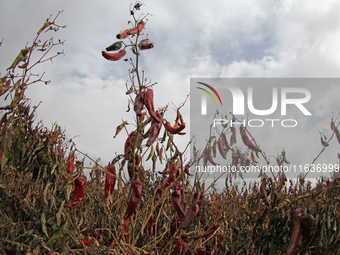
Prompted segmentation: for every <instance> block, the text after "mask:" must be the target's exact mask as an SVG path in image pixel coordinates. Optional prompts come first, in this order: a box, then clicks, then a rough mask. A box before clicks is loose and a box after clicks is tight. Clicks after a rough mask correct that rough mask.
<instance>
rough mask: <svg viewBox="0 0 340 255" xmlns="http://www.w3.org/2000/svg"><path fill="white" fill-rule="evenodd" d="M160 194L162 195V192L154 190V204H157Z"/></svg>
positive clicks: (159, 189)
mask: <svg viewBox="0 0 340 255" xmlns="http://www.w3.org/2000/svg"><path fill="white" fill-rule="evenodd" d="M162 193H163V191H162V189H161V188H158V189H157V190H156V194H155V197H154V199H153V201H154V204H157V202H158V200H160V199H161V197H162Z"/></svg>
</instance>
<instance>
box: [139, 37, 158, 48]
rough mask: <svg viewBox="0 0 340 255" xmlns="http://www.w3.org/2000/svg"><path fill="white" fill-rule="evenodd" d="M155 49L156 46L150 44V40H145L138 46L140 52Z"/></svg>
mask: <svg viewBox="0 0 340 255" xmlns="http://www.w3.org/2000/svg"><path fill="white" fill-rule="evenodd" d="M153 47H154V45H153V43H151V42H149V39H143V40H141V41H140V43H139V44H138V48H139V49H140V50H148V49H152V48H153Z"/></svg>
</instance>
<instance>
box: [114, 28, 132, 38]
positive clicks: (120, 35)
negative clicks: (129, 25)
mask: <svg viewBox="0 0 340 255" xmlns="http://www.w3.org/2000/svg"><path fill="white" fill-rule="evenodd" d="M129 31H130V29H125V30H124V31H123V32H121V33H119V34H117V35H116V37H117V39H125V38H126V37H128V36H129V35H128V33H129Z"/></svg>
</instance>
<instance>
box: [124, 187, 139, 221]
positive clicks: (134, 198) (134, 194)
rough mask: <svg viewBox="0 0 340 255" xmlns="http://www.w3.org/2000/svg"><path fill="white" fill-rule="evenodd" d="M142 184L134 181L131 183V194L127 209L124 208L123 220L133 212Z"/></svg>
mask: <svg viewBox="0 0 340 255" xmlns="http://www.w3.org/2000/svg"><path fill="white" fill-rule="evenodd" d="M142 189H143V184H142V183H141V182H140V181H134V182H133V183H132V194H131V199H130V202H129V205H128V207H127V208H126V211H125V215H124V219H125V220H126V219H128V218H130V217H131V215H132V214H133V213H134V212H135V210H136V208H137V205H138V203H139V200H140V198H141V196H142Z"/></svg>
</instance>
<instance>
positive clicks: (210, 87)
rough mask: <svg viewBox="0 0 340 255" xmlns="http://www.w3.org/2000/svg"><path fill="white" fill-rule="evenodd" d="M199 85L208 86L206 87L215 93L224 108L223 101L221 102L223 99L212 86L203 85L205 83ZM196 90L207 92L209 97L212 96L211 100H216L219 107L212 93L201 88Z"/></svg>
mask: <svg viewBox="0 0 340 255" xmlns="http://www.w3.org/2000/svg"><path fill="white" fill-rule="evenodd" d="M197 83H199V84H201V85H204V86H206V87H207V88H209V89H210V90H211V91H212V92H214V93H215V95H216V96H217V98H218V100H219V101H220V104H221V106H222V100H221V98H220V95H219V94H218V93H217V91H216V90H215V89H214V88H213V87H212V86H210V85H208V84H206V83H203V82H197ZM196 88H198V89H201V90H203V91H205V92H206V93H207V94H208V95H209V96H211V98H212V99H213V100H214V103H215V105H216V106H217V103H216V100H215V98H214V96H213V95H212V94H211V92H210V91H208V90H206V89H204V88H201V87H196Z"/></svg>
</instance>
